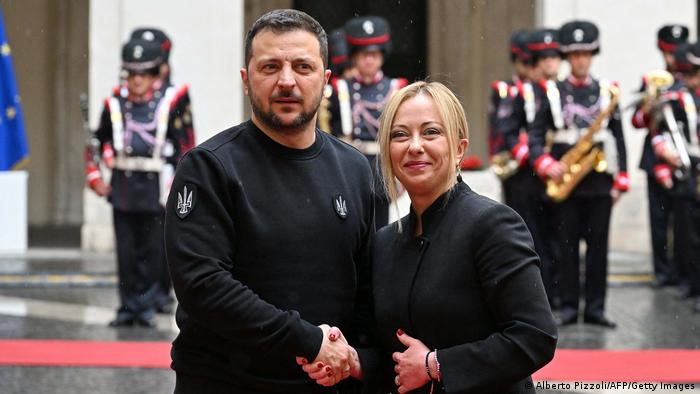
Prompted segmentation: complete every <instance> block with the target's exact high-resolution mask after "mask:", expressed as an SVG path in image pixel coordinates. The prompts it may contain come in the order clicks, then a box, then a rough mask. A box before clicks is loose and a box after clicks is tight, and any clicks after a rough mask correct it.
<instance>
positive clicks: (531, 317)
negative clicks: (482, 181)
mask: <svg viewBox="0 0 700 394" xmlns="http://www.w3.org/2000/svg"><path fill="white" fill-rule="evenodd" d="M468 133H469V130H468V126H467V120H466V117H465V114H464V109H463V108H462V106H461V104H460V102H459V100H458V99H457V98H456V97H455V95H454V94H453V93H452V92H451V91H450V90H449V89H448V88H446V87H445V86H444V85H442V84H440V83H437V82H429V83H428V82H416V83H413V84H411V85H409V86H407V87H405V88H403V89H401V90H400V91H399V92H397V93H396V94H395V95H394V96H393V97H392V98H391V100H390V101H389V103H388V105H387V106H386V108H385V110H384V113H383V114H382V118H381V124H380V130H379V144H380V160H381V163H382V165H381V170H382V173H383V175H384V179H385V185H386V188H387V191H388V194H389V195H390V196H391V197H392V198H393V199H396V197H397V194H398V192H397V190H396V185H395V182H394V180H395V179H397V180H398V181H399V182H401V184H402V185H403V187H404V188H405V189H406V191H407V192H408V195H409V196H410V198H411V210H410V213H409V214H408V215H407V216H405V217H404V218H402V219H401V220H400V221H398V222H396V223H393V224H391V225H389V226H387V227H384V228H383V229H382V230H380V231H379V232H378V233H377V234H376V236H375V239H374V242H373V250H372V264H373V267H372V271H373V294H374V306H375V319H376V321H377V326H378V330H379V337H380V340H381V344H382V345H383V348H384V349H385V351H384V354H383V356H384V359H385V360H386V361H387V362H388V363H391V362H392V361H393V372H391V371H389V370H387V371H386V373H385V378H386V379H385V381H387V383H388V384H387V387H386V388H387V389H391V390H393V391H394V392H399V393H405V392H409V391H410V392H418V393H428V392H448V393H467V392H470V393H526V392H527V393H529V392H533V393H534V392H535V390H534V388H533V385H532V379H531V378H530V375H531V374H532V373H533V372H535V371H537V370H538V369H539V368H541V367H542V366H544V365H545V364H547V363H548V362H549V361H550V360H551V359H552V357H553V355H554V350H555V347H556V342H557V330H556V326H555V324H554V320H553V317H552V314H551V311H550V309H549V304H548V302H547V297H546V295H545V292H544V288H543V285H542V280H541V277H540V272H539V258H538V257H537V254H536V253H535V251H534V246H533V242H532V238H531V236H530V234H529V232H528V230H527V228H526V227H525V224H524V223H523V221H522V219H521V218H520V217H519V216H518V215H517V214H516V213H515V212H514V211H513V210H511V209H510V208H508V207H506V206H505V205H502V204H500V203H498V202H495V201H492V200H490V199H488V198H486V197H483V196H481V195H479V194H477V193H476V192H474V191H473V190H471V189H470V187H469V186H468V185H467V184H465V183H464V182H463V181H462V179H461V177H460V176H459V175H458V173H457V167H458V163H459V162H460V160H461V158H462V156H463V155H464V153H465V152H466V150H467V148H468V146H469V139H468V137H469V134H468Z"/></svg>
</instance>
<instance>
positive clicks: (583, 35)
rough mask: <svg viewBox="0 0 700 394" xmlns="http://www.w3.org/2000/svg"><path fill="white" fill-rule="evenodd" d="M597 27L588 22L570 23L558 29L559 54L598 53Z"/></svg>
mask: <svg viewBox="0 0 700 394" xmlns="http://www.w3.org/2000/svg"><path fill="white" fill-rule="evenodd" d="M598 38H599V34H598V27H597V26H596V25H594V24H593V23H591V22H588V21H571V22H568V23H565V24H564V25H563V26H562V27H561V28H560V29H559V45H560V48H561V52H562V53H564V54H566V53H571V52H574V51H588V52H593V54H594V55H595V54H597V53H598V52H600V41H599V40H598Z"/></svg>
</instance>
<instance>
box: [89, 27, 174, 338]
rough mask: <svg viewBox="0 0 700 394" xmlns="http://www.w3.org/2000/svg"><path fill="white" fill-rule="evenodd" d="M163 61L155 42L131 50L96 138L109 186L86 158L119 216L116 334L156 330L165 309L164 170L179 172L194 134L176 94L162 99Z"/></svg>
mask: <svg viewBox="0 0 700 394" xmlns="http://www.w3.org/2000/svg"><path fill="white" fill-rule="evenodd" d="M163 59H164V56H163V52H162V48H161V47H160V45H158V44H157V43H155V42H153V41H146V40H142V39H132V40H130V41H129V42H127V43H126V44H125V45H124V46H123V48H122V68H123V69H124V71H125V72H126V74H127V78H126V84H125V86H124V87H123V88H121V89H118V92H120V93H119V95H118V96H112V97H109V98H107V99H106V100H105V102H104V107H103V110H102V116H101V117H100V124H99V126H98V128H97V130H96V131H95V136H96V138H97V139H98V140H99V146H98V147H97V148H98V149H101V151H102V152H103V153H102V159H103V160H104V162H105V164H106V165H107V167H110V168H112V170H113V171H112V177H111V182H110V183H109V184H107V183H106V182H105V181H103V179H102V177H101V174H100V171H99V163H96V162H95V161H94V159H95V157H94V156H93V155H86V174H87V183H88V186H89V187H90V188H91V189H92V190H93V191H94V192H95V193H97V194H98V195H99V196H102V197H106V198H107V199H108V200H109V202H110V203H111V204H112V208H113V221H114V232H115V237H116V252H117V268H118V276H119V289H118V290H119V298H120V307H119V309H118V310H117V315H116V318H115V319H114V320H113V321H111V322H110V326H112V327H123V326H133V325H139V326H145V327H155V322H154V320H153V318H154V314H155V312H156V309H157V308H158V306H159V305H158V299H159V295H160V294H161V288H160V281H159V279H160V275H161V272H162V266H161V263H162V261H163V260H164V257H163V253H164V250H163V208H162V206H161V203H160V201H161V200H162V198H161V197H162V195H163V194H167V190H168V185H166V184H165V182H162V169H163V167H164V164H165V163H170V164H171V165H175V164H176V162H177V161H178V160H179V158H180V157H181V155H182V152H184V151H185V149H186V147H185V146H183V145H182V142H183V141H187V137H186V135H187V130H186V129H184V128H183V125H182V123H179V124H178V122H176V119H177V108H176V104H177V102H176V98H177V96H176V94H175V89H174V88H171V89H170V90H168V91H167V93H166V94H165V95H160V96H159V95H156V94H155V93H156V92H157V91H158V90H157V89H156V86H157V85H156V84H155V82H156V81H158V79H159V75H160V74H159V73H160V69H161V68H160V65H161V64H162V63H163ZM107 148H108V149H107ZM108 152H112V153H108ZM112 155H113V156H112Z"/></svg>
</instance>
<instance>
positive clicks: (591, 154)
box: [547, 86, 620, 202]
mask: <svg viewBox="0 0 700 394" xmlns="http://www.w3.org/2000/svg"><path fill="white" fill-rule="evenodd" d="M619 93H620V92H619V90H618V88H617V87H615V86H611V87H610V104H609V105H608V106H607V108H605V109H604V110H603V111H602V112H601V113H600V114H599V115H598V117H597V118H596V119H595V120H594V121H593V123H591V124H590V125H589V126H588V128H587V129H586V133H585V134H584V135H583V136H582V137H581V138H580V139H579V140H578V141H577V142H576V145H574V146H573V147H572V148H571V149H569V150H568V151H566V153H565V154H564V156H562V157H561V159H559V162H560V163H562V164H563V165H564V167H565V169H566V171H565V172H564V175H563V176H562V178H561V181H559V182H557V181H555V180H554V179H548V180H547V196H549V198H551V199H552V201H554V202H562V201H564V200H566V199H567V198H568V197H569V195H570V194H571V192H572V191H573V190H574V188H575V187H576V186H577V185H578V184H579V183H580V182H581V181H582V180H583V178H584V177H585V176H586V175H588V173H590V172H591V170H594V169H595V170H596V171H597V172H603V171H605V169H606V168H607V162H606V161H605V154H604V153H603V151H602V150H601V149H600V148H598V147H596V146H594V143H593V137H594V136H595V133H597V132H598V130H600V128H601V126H602V124H603V121H604V120H605V119H606V118H607V117H609V116H610V115H611V114H612V112H613V111H614V110H615V107H616V106H617V101H618V96H619Z"/></svg>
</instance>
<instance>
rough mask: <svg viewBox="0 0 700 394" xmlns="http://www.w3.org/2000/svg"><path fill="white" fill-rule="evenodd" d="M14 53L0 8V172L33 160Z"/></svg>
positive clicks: (17, 167) (19, 166) (15, 168)
mask: <svg viewBox="0 0 700 394" xmlns="http://www.w3.org/2000/svg"><path fill="white" fill-rule="evenodd" d="M11 54H12V52H11V51H10V45H9V44H8V43H7V35H5V18H4V15H3V14H2V10H0V171H7V170H17V169H20V168H22V167H24V166H25V165H26V164H27V162H28V161H29V146H28V145H27V136H26V135H25V134H24V120H23V118H22V106H21V105H20V98H19V92H18V91H17V82H16V81H15V72H14V69H13V68H12V56H11Z"/></svg>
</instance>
